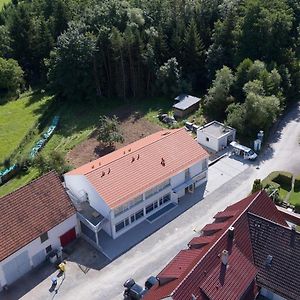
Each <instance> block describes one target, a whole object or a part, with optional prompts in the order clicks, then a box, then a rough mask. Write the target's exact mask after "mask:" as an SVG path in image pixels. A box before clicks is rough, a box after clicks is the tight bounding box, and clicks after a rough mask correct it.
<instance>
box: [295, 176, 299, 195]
mask: <svg viewBox="0 0 300 300" xmlns="http://www.w3.org/2000/svg"><path fill="white" fill-rule="evenodd" d="M294 191H295V192H300V175H298V176H297V177H295V183H294Z"/></svg>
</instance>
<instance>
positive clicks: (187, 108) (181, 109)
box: [173, 94, 200, 118]
mask: <svg viewBox="0 0 300 300" xmlns="http://www.w3.org/2000/svg"><path fill="white" fill-rule="evenodd" d="M175 100H176V101H178V102H177V103H176V104H174V105H173V111H174V116H175V117H178V118H183V117H185V116H187V115H188V114H190V113H192V112H194V111H195V110H197V109H198V108H199V103H200V98H197V97H194V96H190V95H186V94H181V95H179V96H177V97H176V98H175Z"/></svg>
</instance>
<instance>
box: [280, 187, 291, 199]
mask: <svg viewBox="0 0 300 300" xmlns="http://www.w3.org/2000/svg"><path fill="white" fill-rule="evenodd" d="M288 193H289V191H287V190H286V189H284V188H282V187H280V189H279V197H280V199H282V200H285V198H286V196H287V194H288Z"/></svg>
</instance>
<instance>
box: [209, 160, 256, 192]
mask: <svg viewBox="0 0 300 300" xmlns="http://www.w3.org/2000/svg"><path fill="white" fill-rule="evenodd" d="M251 165H252V163H251V162H250V161H247V160H244V159H243V158H241V157H239V156H236V155H233V156H225V157H223V158H222V159H220V160H219V161H218V162H216V163H215V164H213V165H211V166H210V167H209V169H208V182H207V186H206V189H205V193H204V196H206V195H208V194H209V193H211V192H213V191H215V190H216V189H217V188H219V187H220V186H222V185H223V184H225V183H226V182H228V181H229V180H231V179H232V178H234V177H236V176H238V175H239V174H241V173H242V172H244V171H245V170H246V169H248V168H249V167H250V166H251Z"/></svg>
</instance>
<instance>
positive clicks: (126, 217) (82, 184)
mask: <svg viewBox="0 0 300 300" xmlns="http://www.w3.org/2000/svg"><path fill="white" fill-rule="evenodd" d="M207 168H208V159H207V158H205V159H203V160H201V161H199V162H197V163H195V164H194V165H192V166H190V167H189V168H187V169H186V170H184V171H182V172H180V173H178V174H174V175H173V176H172V177H170V178H169V179H167V180H165V181H163V182H162V183H160V184H159V185H157V186H154V187H153V188H151V189H150V190H146V191H145V192H144V193H141V194H140V195H139V196H137V197H135V198H134V199H131V200H129V201H128V202H126V203H125V204H123V205H121V206H119V207H116V208H114V209H110V208H109V206H108V205H107V204H106V202H105V201H104V199H102V197H101V196H100V195H99V194H98V193H97V192H96V190H95V189H94V188H93V186H92V185H91V184H90V183H89V181H88V180H86V178H85V177H84V176H78V177H77V176H65V184H66V187H67V189H69V190H71V191H72V194H73V195H75V197H76V196H77V199H84V200H83V201H85V200H88V202H89V204H90V205H91V207H93V208H94V209H95V210H96V211H98V212H99V213H100V214H101V215H102V216H103V217H104V220H103V221H102V223H101V226H99V227H98V228H96V226H95V225H93V224H92V223H91V222H89V221H88V220H86V219H84V218H83V216H82V215H81V214H80V213H79V219H80V222H81V228H82V233H83V234H85V226H84V225H86V226H88V227H89V228H91V229H92V230H93V231H94V233H95V236H93V237H89V238H90V239H92V241H93V242H94V243H96V245H100V241H99V240H98V239H97V238H98V236H97V232H99V231H100V230H104V231H105V232H106V233H107V234H108V235H110V236H111V237H112V238H114V239H115V238H117V237H118V236H120V235H121V234H123V233H124V232H126V231H128V230H129V229H131V228H132V227H134V226H136V225H137V224H139V223H141V222H142V221H143V220H145V219H147V218H149V217H150V216H151V215H154V214H155V213H157V212H158V211H159V210H160V209H163V208H164V207H166V206H167V205H169V204H170V203H174V204H178V201H179V200H180V199H181V198H182V197H183V196H184V195H185V194H186V193H193V192H194V189H195V188H197V187H199V186H200V185H202V184H204V183H205V182H206V181H207ZM82 224H84V225H83V226H82ZM88 235H89V233H88Z"/></svg>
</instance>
